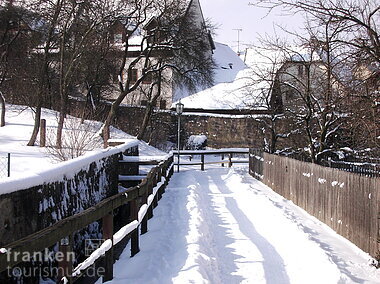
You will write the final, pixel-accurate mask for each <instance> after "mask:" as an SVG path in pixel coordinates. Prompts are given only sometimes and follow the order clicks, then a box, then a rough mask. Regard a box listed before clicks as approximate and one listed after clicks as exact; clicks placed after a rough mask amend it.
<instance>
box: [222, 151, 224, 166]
mask: <svg viewBox="0 0 380 284" xmlns="http://www.w3.org/2000/svg"><path fill="white" fill-rule="evenodd" d="M222 161H224V154H222ZM222 167H224V163H222Z"/></svg>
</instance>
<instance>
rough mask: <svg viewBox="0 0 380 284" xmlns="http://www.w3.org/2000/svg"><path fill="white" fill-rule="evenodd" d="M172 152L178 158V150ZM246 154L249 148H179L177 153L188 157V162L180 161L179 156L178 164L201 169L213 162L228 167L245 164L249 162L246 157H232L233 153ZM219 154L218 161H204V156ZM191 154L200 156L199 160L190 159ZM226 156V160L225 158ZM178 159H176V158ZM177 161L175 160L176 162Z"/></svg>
mask: <svg viewBox="0 0 380 284" xmlns="http://www.w3.org/2000/svg"><path fill="white" fill-rule="evenodd" d="M173 154H174V155H175V156H176V157H177V159H178V151H177V150H175V151H173ZM238 154H240V155H242V154H243V155H245V154H246V155H248V154H249V149H218V150H181V151H180V153H179V156H180V157H190V161H189V162H185V161H182V162H181V160H183V159H181V158H180V164H179V165H180V166H201V170H202V171H204V170H205V165H213V164H214V165H215V164H221V166H222V167H224V165H225V164H227V165H228V167H232V165H233V164H242V163H244V164H246V163H248V162H249V160H248V159H243V160H242V159H233V156H234V155H238ZM215 155H220V156H221V160H219V161H205V156H215ZM193 156H200V158H201V160H200V161H192V157H193ZM225 157H227V160H226V159H225ZM177 161H178V160H177ZM176 163H177V162H176Z"/></svg>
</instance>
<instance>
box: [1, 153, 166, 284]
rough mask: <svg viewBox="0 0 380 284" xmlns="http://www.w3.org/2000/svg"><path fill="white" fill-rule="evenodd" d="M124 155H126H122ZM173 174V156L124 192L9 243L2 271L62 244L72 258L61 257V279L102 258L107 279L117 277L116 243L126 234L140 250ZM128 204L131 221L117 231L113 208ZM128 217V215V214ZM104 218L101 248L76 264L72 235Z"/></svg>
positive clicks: (76, 274) (78, 273)
mask: <svg viewBox="0 0 380 284" xmlns="http://www.w3.org/2000/svg"><path fill="white" fill-rule="evenodd" d="M121 158H123V157H121ZM172 174H173V156H169V157H168V158H167V159H166V160H165V161H162V162H161V163H159V165H158V166H156V167H154V168H152V169H151V171H150V172H149V173H148V175H147V177H146V178H144V179H143V180H142V182H141V183H140V184H139V185H137V186H134V187H131V188H127V189H125V190H124V191H123V192H120V193H119V194H116V195H114V196H111V197H109V198H107V199H104V200H102V201H101V202H100V203H98V204H97V205H95V206H93V207H91V208H88V209H87V210H84V211H82V212H80V213H78V214H76V215H73V216H70V217H68V218H65V219H63V220H60V221H59V222H57V223H55V224H54V225H52V226H50V227H48V228H46V229H43V230H41V231H38V232H36V233H34V234H32V235H29V236H27V237H25V238H23V239H20V240H18V241H16V242H13V243H10V244H8V245H7V246H5V248H6V250H4V249H2V251H0V272H2V271H5V270H7V269H9V268H10V267H13V266H15V265H16V264H18V263H20V262H22V261H23V260H24V258H22V257H20V256H23V255H25V254H28V255H33V254H34V253H36V252H40V251H42V250H44V249H45V248H48V247H50V246H53V245H55V244H57V243H58V244H59V252H61V253H63V254H62V255H64V256H68V258H65V257H64V258H62V257H61V259H60V261H59V263H58V268H59V269H58V273H60V274H59V275H58V282H60V281H63V282H64V283H66V282H65V281H66V280H67V281H68V282H69V283H71V282H73V281H75V280H76V279H78V278H79V277H80V276H81V275H82V274H84V273H85V272H86V270H87V269H88V268H89V267H91V266H93V265H94V263H96V262H97V260H98V259H100V258H102V260H103V266H104V267H103V268H104V275H103V281H108V280H111V279H112V278H113V262H114V255H113V247H114V245H116V244H117V243H118V242H120V241H122V240H123V239H124V238H126V237H129V238H130V241H131V256H134V255H135V254H137V253H138V252H139V234H140V232H141V234H144V233H146V232H147V230H148V219H150V218H152V217H153V208H154V207H156V206H157V204H158V200H159V199H160V198H161V196H162V194H163V193H164V191H165V188H166V186H167V184H168V182H169V179H170V177H171V176H172ZM125 204H128V205H129V208H130V216H129V218H128V224H127V225H125V226H123V227H122V228H121V229H120V230H119V231H118V232H116V233H114V226H113V216H114V214H113V212H114V210H116V209H118V208H119V207H121V206H123V205H125ZM126 217H127V216H126ZM98 220H102V230H103V239H104V240H105V241H104V242H103V244H102V245H101V247H100V248H98V249H97V250H95V251H94V252H93V253H92V254H91V255H90V257H89V258H87V259H86V260H85V261H84V262H82V263H80V264H79V265H77V266H76V267H75V268H74V267H73V266H72V259H69V258H70V257H69V256H70V255H69V254H67V252H70V251H71V245H72V242H71V236H72V234H73V233H74V232H76V231H78V230H80V229H82V228H84V227H86V226H87V225H89V224H91V223H93V222H95V221H98Z"/></svg>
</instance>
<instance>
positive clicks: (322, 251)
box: [99, 168, 380, 284]
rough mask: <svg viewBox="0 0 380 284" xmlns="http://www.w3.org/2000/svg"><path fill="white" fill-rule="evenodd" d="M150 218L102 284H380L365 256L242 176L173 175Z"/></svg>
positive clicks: (224, 172)
mask: <svg viewBox="0 0 380 284" xmlns="http://www.w3.org/2000/svg"><path fill="white" fill-rule="evenodd" d="M154 215H155V216H154V218H153V219H152V220H150V222H149V232H148V233H147V234H145V235H143V236H142V237H141V242H140V248H141V251H140V253H139V254H137V255H136V256H135V257H133V258H130V256H129V253H130V252H129V247H127V248H126V249H125V251H124V252H123V254H122V256H121V258H120V260H119V261H117V262H116V264H115V278H114V280H113V281H111V282H108V283H120V284H121V283H218V284H219V283H228V284H229V283H273V284H281V283H284V284H286V283H318V284H320V283H380V271H376V270H375V269H374V268H373V267H371V266H370V265H369V259H370V257H369V256H368V255H367V254H365V253H364V252H362V251H361V250H359V249H358V248H357V247H356V246H354V245H353V244H351V243H350V242H348V241H347V240H346V239H344V238H342V237H340V236H338V235H337V234H336V233H335V232H333V231H332V230H331V229H330V228H329V227H327V226H326V225H324V224H322V223H321V222H319V221H318V220H317V219H315V218H313V217H311V216H310V215H308V214H307V213H306V212H304V211H303V210H301V209H299V208H298V207H297V206H295V205H294V204H293V203H292V202H290V201H287V200H285V199H283V198H282V197H281V196H279V195H277V194H276V193H274V192H273V191H272V190H271V189H270V188H268V187H266V186H265V185H263V184H262V183H260V182H258V181H256V180H254V179H253V178H251V177H250V176H249V175H248V174H247V173H246V171H245V170H242V169H240V170H239V169H224V168H223V169H208V170H207V171H205V172H201V171H196V170H188V171H183V172H181V173H179V174H177V173H176V174H175V175H174V176H173V178H172V180H171V181H170V184H169V187H168V188H167V190H166V193H165V194H164V196H163V198H162V200H161V201H160V203H159V206H158V207H157V208H156V209H155V212H154ZM99 283H100V281H99Z"/></svg>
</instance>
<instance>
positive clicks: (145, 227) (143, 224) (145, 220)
mask: <svg viewBox="0 0 380 284" xmlns="http://www.w3.org/2000/svg"><path fill="white" fill-rule="evenodd" d="M144 186H145V191H144V195H143V203H144V204H148V183H146V184H145V185H144ZM146 232H148V214H145V216H144V218H143V219H142V221H141V235H143V234H145V233H146Z"/></svg>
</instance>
